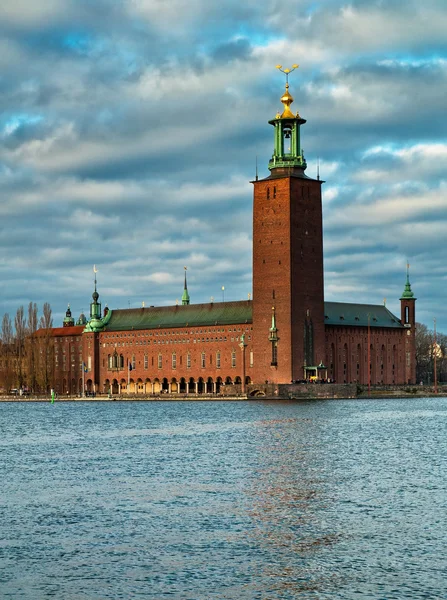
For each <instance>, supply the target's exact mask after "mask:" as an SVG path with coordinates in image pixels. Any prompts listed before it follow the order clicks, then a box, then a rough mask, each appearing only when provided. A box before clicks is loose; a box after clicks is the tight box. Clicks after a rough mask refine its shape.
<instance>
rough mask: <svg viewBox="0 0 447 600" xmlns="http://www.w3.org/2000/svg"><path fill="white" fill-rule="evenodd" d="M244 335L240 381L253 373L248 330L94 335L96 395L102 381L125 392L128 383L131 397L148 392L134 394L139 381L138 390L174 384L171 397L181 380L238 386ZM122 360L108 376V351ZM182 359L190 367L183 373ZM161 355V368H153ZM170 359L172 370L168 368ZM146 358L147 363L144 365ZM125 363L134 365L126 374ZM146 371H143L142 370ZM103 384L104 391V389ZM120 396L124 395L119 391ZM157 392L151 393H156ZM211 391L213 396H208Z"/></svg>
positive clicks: (186, 329)
mask: <svg viewBox="0 0 447 600" xmlns="http://www.w3.org/2000/svg"><path fill="white" fill-rule="evenodd" d="M243 333H245V343H246V344H247V346H246V349H245V356H246V369H245V371H246V372H245V376H246V378H247V377H248V378H250V379H252V375H253V373H252V371H253V368H252V367H251V366H250V353H251V351H252V349H253V342H252V333H253V332H252V326H251V324H246V323H244V324H235V325H231V326H211V327H181V328H169V329H155V330H141V331H121V332H112V331H111V332H109V331H106V332H103V333H101V334H100V335H99V346H100V359H99V381H100V385H99V389H100V391H104V386H105V384H106V381H108V382H112V381H113V380H114V379H116V380H117V381H118V382H122V383H123V388H126V387H127V381H128V378H129V379H130V382H131V386H130V388H131V389H130V391H131V392H143V391H146V392H151V391H152V388H151V386H147V388H146V390H144V388H143V389H142V387H140V389H135V387H134V384H136V383H137V382H138V380H140V386H142V385H143V384H144V383H145V382H148V383H149V382H150V384H152V383H153V382H154V381H155V380H157V381H160V382H162V381H163V379H167V381H168V383H174V386H173V391H178V390H176V386H175V383H178V382H180V380H181V379H182V378H184V379H185V380H186V381H189V380H190V378H193V379H194V381H199V379H200V378H202V379H204V381H207V380H208V378H211V379H212V382H213V383H214V382H216V381H217V379H218V378H220V379H221V380H222V382H225V381H226V380H227V379H228V380H230V381H231V382H232V383H234V382H235V380H236V378H238V377H239V378H240V379H241V380H242V377H243V369H242V350H241V348H240V346H239V344H240V343H241V341H240V337H241V335H242V334H243ZM115 349H116V351H117V354H118V355H122V356H123V359H124V368H122V369H119V370H114V369H110V368H109V363H108V357H109V355H113V353H114V351H115ZM233 352H235V366H233V363H232V353H233ZM188 353H189V355H190V366H189V367H188V359H187V356H188ZM202 353H203V354H204V356H205V366H202ZM218 353H220V366H218V363H217V354H218ZM159 355H161V368H159V362H158V360H159V359H158V357H159ZM173 355H175V366H174V364H173ZM145 356H147V361H145ZM129 362H130V363H131V364H133V365H135V368H133V369H132V370H131V371H130V372H129V371H128V364H129ZM146 365H147V366H146ZM107 386H108V384H107V385H106V387H105V391H107V389H108V387H107ZM123 391H124V389H123ZM156 391H157V390H156ZM211 391H213V390H211Z"/></svg>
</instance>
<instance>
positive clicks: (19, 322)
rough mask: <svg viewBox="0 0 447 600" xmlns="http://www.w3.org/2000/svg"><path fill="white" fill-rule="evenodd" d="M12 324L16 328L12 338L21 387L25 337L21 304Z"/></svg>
mask: <svg viewBox="0 0 447 600" xmlns="http://www.w3.org/2000/svg"><path fill="white" fill-rule="evenodd" d="M14 326H15V330H16V335H15V340H14V342H15V343H14V354H15V357H14V358H15V361H14V362H15V368H16V376H17V381H18V384H19V387H20V388H22V387H23V382H24V354H25V337H26V319H25V311H24V310H23V306H19V308H18V309H17V312H16V316H15V318H14Z"/></svg>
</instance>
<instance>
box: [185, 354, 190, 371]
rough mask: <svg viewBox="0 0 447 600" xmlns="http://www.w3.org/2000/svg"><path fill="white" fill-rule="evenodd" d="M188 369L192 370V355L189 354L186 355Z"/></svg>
mask: <svg viewBox="0 0 447 600" xmlns="http://www.w3.org/2000/svg"><path fill="white" fill-rule="evenodd" d="M186 368H187V369H190V368H191V354H190V353H189V352H188V354H187V355H186Z"/></svg>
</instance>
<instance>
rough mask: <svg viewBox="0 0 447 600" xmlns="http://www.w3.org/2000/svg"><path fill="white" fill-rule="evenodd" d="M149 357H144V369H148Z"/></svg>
mask: <svg viewBox="0 0 447 600" xmlns="http://www.w3.org/2000/svg"><path fill="white" fill-rule="evenodd" d="M148 362H149V361H148V356H147V354H145V355H144V368H145V369H147V368H148Z"/></svg>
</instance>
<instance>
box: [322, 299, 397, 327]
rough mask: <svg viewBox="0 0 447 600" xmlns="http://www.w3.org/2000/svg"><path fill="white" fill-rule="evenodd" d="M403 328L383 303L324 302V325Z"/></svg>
mask: <svg viewBox="0 0 447 600" xmlns="http://www.w3.org/2000/svg"><path fill="white" fill-rule="evenodd" d="M368 315H369V324H370V326H371V327H393V328H398V329H401V328H403V325H402V323H401V322H400V320H399V319H398V318H397V317H396V316H395V315H393V313H392V312H390V311H389V310H388V309H387V307H386V306H385V305H381V304H379V305H377V304H349V303H347V302H325V303H324V323H325V325H342V326H347V325H348V326H352V325H354V326H357V327H368Z"/></svg>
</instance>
